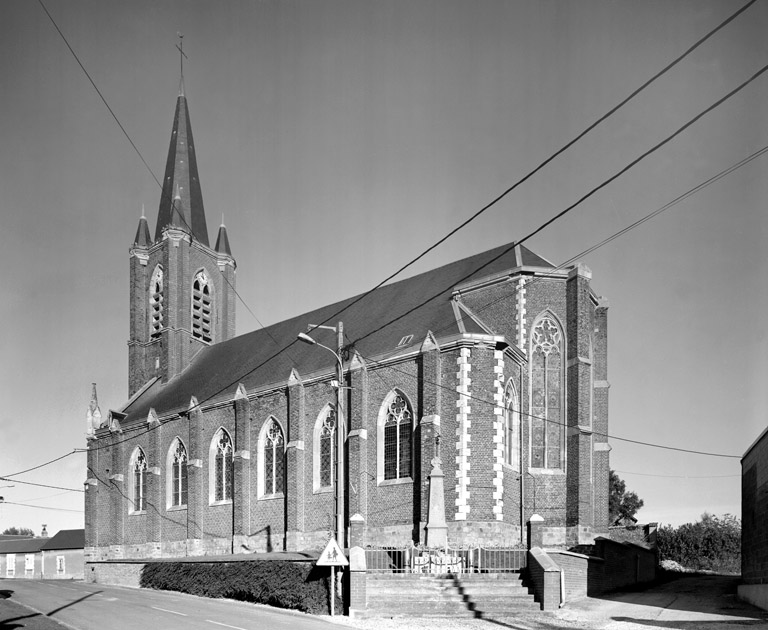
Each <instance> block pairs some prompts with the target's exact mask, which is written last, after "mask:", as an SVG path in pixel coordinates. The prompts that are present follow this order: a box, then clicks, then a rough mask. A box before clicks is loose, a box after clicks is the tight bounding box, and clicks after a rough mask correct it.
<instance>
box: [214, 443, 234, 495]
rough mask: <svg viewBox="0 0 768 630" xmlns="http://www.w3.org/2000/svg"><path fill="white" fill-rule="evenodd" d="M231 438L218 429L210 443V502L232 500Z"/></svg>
mask: <svg viewBox="0 0 768 630" xmlns="http://www.w3.org/2000/svg"><path fill="white" fill-rule="evenodd" d="M232 454H233V448H232V438H230V437H229V433H227V432H226V431H225V430H224V429H219V430H218V431H217V432H216V435H214V437H213V441H212V442H211V457H210V461H211V464H212V467H211V493H210V494H211V501H212V502H216V501H231V500H232V480H233V475H232V472H233V471H232Z"/></svg>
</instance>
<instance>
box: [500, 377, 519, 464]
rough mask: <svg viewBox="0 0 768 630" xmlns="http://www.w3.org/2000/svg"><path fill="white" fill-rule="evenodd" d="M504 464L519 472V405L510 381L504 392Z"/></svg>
mask: <svg viewBox="0 0 768 630" xmlns="http://www.w3.org/2000/svg"><path fill="white" fill-rule="evenodd" d="M504 463H505V464H507V465H508V466H511V467H512V468H513V469H514V470H516V471H520V469H521V466H520V403H519V402H518V397H517V392H516V391H515V386H514V385H513V384H512V381H509V383H507V388H506V390H505V391H504Z"/></svg>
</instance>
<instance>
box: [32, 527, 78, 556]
mask: <svg viewBox="0 0 768 630" xmlns="http://www.w3.org/2000/svg"><path fill="white" fill-rule="evenodd" d="M84 548H85V530H84V529H62V530H60V531H59V533H58V534H56V535H55V536H54V537H53V538H51V539H50V540H48V542H47V543H45V544H44V545H43V546H42V547H41V549H42V550H43V551H55V550H59V549H84Z"/></svg>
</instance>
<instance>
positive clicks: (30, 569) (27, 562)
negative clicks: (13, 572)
mask: <svg viewBox="0 0 768 630" xmlns="http://www.w3.org/2000/svg"><path fill="white" fill-rule="evenodd" d="M34 572H35V554H33V553H28V554H27V555H25V556H24V573H25V574H26V575H30V574H32V573H34Z"/></svg>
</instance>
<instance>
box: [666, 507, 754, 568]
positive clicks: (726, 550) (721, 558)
mask: <svg viewBox="0 0 768 630" xmlns="http://www.w3.org/2000/svg"><path fill="white" fill-rule="evenodd" d="M657 541H658V545H659V559H660V560H662V561H663V560H674V561H675V562H677V563H678V564H680V565H682V566H684V567H686V568H688V569H692V570H695V571H699V570H707V571H717V572H719V573H738V572H739V571H740V570H741V520H740V519H739V518H738V517H736V516H733V515H732V514H724V515H723V516H714V515H712V514H708V513H707V512H704V514H702V515H701V520H700V521H697V522H696V523H685V524H684V525H680V527H678V528H676V529H675V528H673V527H672V526H670V525H667V526H665V527H662V528H661V529H659V531H658V538H657Z"/></svg>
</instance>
